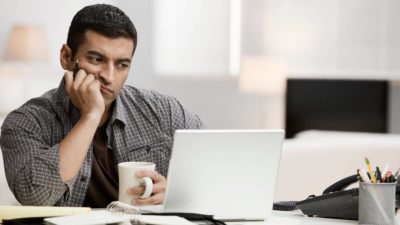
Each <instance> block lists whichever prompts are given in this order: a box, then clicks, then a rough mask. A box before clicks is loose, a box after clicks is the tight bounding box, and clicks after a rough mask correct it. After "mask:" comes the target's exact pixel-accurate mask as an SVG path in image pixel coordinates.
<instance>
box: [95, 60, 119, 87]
mask: <svg viewBox="0 0 400 225" xmlns="http://www.w3.org/2000/svg"><path fill="white" fill-rule="evenodd" d="M114 73H115V68H114V65H113V64H106V65H104V66H103V68H102V70H100V71H99V73H98V79H99V80H100V81H101V82H102V83H104V84H110V83H112V82H113V81H114V79H115V74H114Z"/></svg>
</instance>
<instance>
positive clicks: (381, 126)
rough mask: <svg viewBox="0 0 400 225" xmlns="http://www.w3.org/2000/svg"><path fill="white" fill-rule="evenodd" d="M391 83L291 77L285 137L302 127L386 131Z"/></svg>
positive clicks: (301, 129)
mask: <svg viewBox="0 0 400 225" xmlns="http://www.w3.org/2000/svg"><path fill="white" fill-rule="evenodd" d="M388 89H389V88H388V82H387V81H382V80H344V79H343V80H339V79H288V81H287V93H286V137H287V138H291V137H293V136H294V135H295V134H296V133H298V132H300V131H303V130H310V129H317V130H337V131H360V132H376V133H386V132H387V125H388V123H387V118H388Z"/></svg>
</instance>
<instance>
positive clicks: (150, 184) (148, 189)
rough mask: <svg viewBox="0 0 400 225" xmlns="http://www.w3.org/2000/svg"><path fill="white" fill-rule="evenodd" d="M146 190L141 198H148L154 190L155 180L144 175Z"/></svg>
mask: <svg viewBox="0 0 400 225" xmlns="http://www.w3.org/2000/svg"><path fill="white" fill-rule="evenodd" d="M142 179H143V181H144V186H145V190H144V192H143V194H142V195H141V196H140V197H139V198H148V197H150V195H151V193H152V192H153V180H152V179H151V178H150V177H143V178H142Z"/></svg>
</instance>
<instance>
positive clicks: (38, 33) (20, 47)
mask: <svg viewBox="0 0 400 225" xmlns="http://www.w3.org/2000/svg"><path fill="white" fill-rule="evenodd" d="M45 36H46V35H45V31H44V29H43V27H41V26H34V25H15V26H13V27H12V29H11V32H10V35H9V37H8V42H7V45H6V49H5V52H4V55H3V62H7V63H2V65H1V68H0V72H1V73H0V115H1V114H3V115H4V114H7V113H8V112H10V111H11V110H13V109H15V108H17V107H18V106H20V105H22V104H23V102H24V101H26V100H27V98H28V96H26V95H27V93H28V92H29V90H28V89H29V88H30V86H29V79H28V78H29V77H28V76H27V75H30V74H29V73H31V72H30V68H31V67H32V65H33V63H37V62H43V61H46V60H47V59H48V54H47V42H46V37H45Z"/></svg>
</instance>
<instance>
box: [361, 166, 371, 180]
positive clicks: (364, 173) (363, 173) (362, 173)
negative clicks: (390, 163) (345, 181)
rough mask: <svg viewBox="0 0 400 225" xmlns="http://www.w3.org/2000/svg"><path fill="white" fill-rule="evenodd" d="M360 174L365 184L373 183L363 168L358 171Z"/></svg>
mask: <svg viewBox="0 0 400 225" xmlns="http://www.w3.org/2000/svg"><path fill="white" fill-rule="evenodd" d="M358 174H359V175H360V177H361V180H362V181H363V182H365V183H371V180H370V179H369V177H368V174H367V171H365V169H363V168H361V169H360V170H359V171H358Z"/></svg>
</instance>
